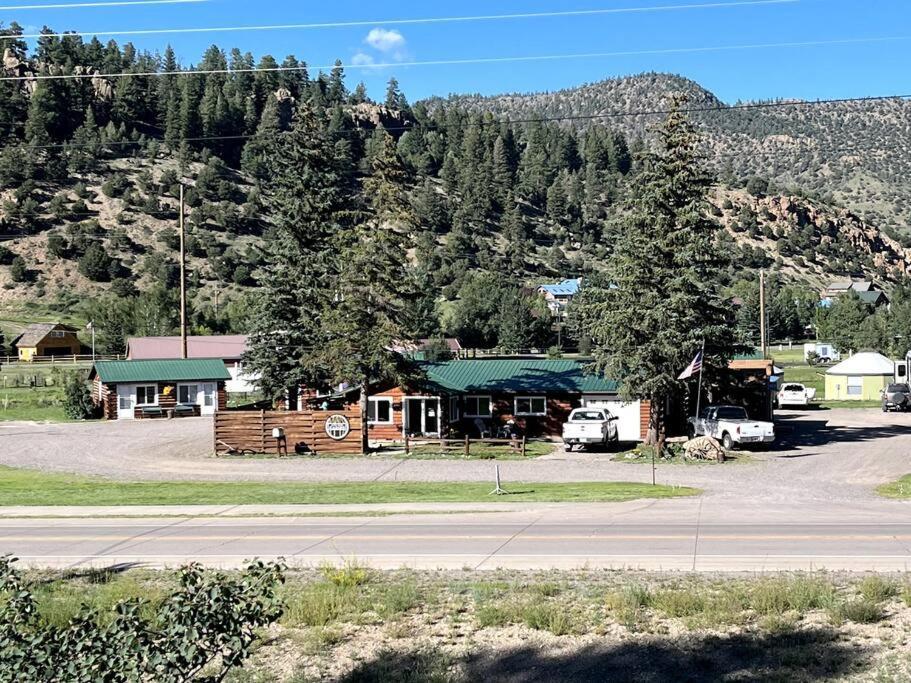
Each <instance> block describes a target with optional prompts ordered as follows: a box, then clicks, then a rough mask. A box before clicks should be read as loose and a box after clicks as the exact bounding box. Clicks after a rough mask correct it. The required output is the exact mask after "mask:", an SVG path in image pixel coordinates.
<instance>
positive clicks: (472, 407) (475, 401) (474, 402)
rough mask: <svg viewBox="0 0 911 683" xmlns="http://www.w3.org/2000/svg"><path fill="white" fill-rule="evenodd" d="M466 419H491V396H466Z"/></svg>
mask: <svg viewBox="0 0 911 683" xmlns="http://www.w3.org/2000/svg"><path fill="white" fill-rule="evenodd" d="M465 417H490V396H466V397H465Z"/></svg>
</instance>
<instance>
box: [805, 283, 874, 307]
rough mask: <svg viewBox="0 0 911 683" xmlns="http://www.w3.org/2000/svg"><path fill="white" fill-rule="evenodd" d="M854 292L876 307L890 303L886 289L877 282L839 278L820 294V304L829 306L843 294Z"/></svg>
mask: <svg viewBox="0 0 911 683" xmlns="http://www.w3.org/2000/svg"><path fill="white" fill-rule="evenodd" d="M847 292H854V293H855V294H857V296H858V298H859V299H860V300H861V301H863V302H864V303H865V304H867V305H869V306H874V307H876V308H878V307H880V306H888V305H889V297H888V296H887V295H886V293H885V292H884V291H882V290H881V289H879V288H878V287H877V286H876V284H875V283H873V282H870V281H867V280H862V281H859V282H853V281H851V280H838V281H836V282H833V283H831V284H830V285H829V286H828V287H826V288H825V290H823V292H822V293H821V294H820V302H819V305H820V306H822V307H823V308H828V307H829V306H831V305H832V302H833V301H835V299H837V298H838V297H839V296H841V295H842V294H846V293H847Z"/></svg>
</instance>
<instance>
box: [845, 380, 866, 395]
mask: <svg viewBox="0 0 911 683" xmlns="http://www.w3.org/2000/svg"><path fill="white" fill-rule="evenodd" d="M863 393H864V378H863V377H848V396H861V395H862V394H863Z"/></svg>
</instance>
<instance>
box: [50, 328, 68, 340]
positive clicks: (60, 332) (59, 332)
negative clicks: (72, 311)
mask: <svg viewBox="0 0 911 683" xmlns="http://www.w3.org/2000/svg"><path fill="white" fill-rule="evenodd" d="M65 334H66V333H65V332H64V331H63V330H51V336H52V337H54V338H55V339H61V338H63V336H64V335H65Z"/></svg>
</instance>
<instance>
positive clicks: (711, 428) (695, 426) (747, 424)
mask: <svg viewBox="0 0 911 683" xmlns="http://www.w3.org/2000/svg"><path fill="white" fill-rule="evenodd" d="M687 422H688V423H689V429H688V431H689V435H690V438H693V437H696V436H711V437H712V438H715V439H718V440H719V441H721V445H722V446H724V448H725V450H732V449H733V448H734V447H735V446H737V445H739V444H750V443H755V444H766V443H772V442H773V441H774V440H775V425H773V424H772V423H771V422H763V421H761V420H751V419H750V418H749V416H748V415H747V411H746V409H745V408H741V407H740V406H708V407H707V408H704V409H703V410H702V412H701V413H699V417H691V418H690V419H689V420H688V421H687Z"/></svg>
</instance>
